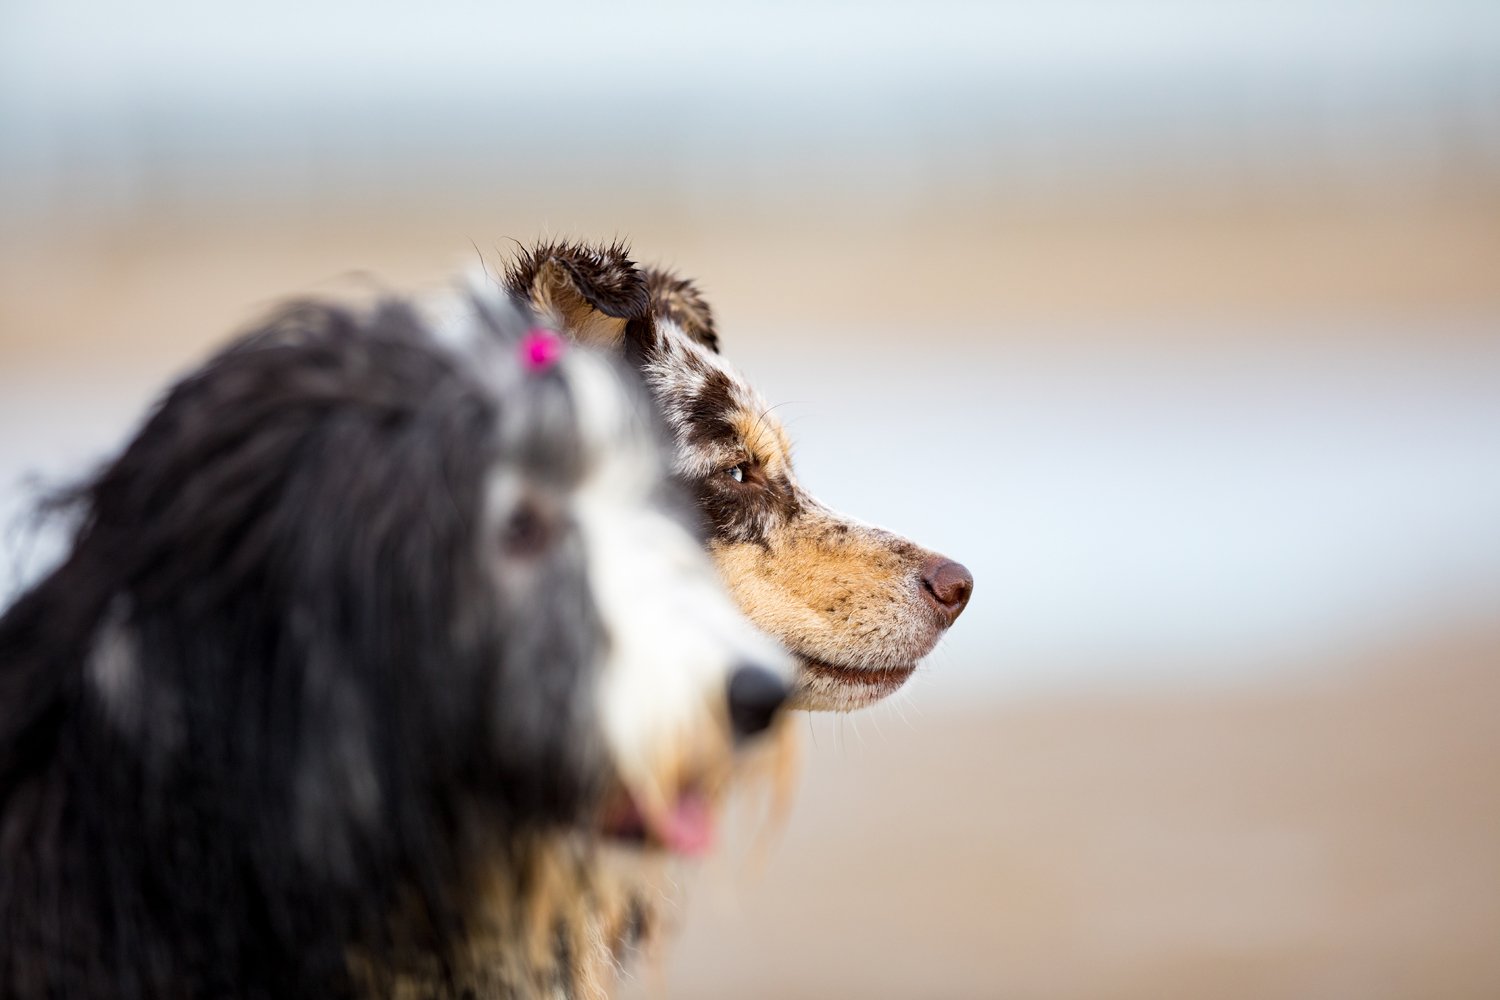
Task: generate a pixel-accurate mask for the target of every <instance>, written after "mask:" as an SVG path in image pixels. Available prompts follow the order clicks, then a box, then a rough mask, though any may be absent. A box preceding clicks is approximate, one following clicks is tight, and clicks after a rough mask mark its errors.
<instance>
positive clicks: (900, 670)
mask: <svg viewBox="0 0 1500 1000" xmlns="http://www.w3.org/2000/svg"><path fill="white" fill-rule="evenodd" d="M798 659H799V660H801V662H802V669H803V670H806V671H807V672H808V673H809V674H812V675H813V676H814V677H822V678H826V679H828V680H831V681H833V682H835V683H837V684H846V685H849V686H851V687H858V688H866V689H869V693H870V694H878V695H879V696H880V697H884V696H885V695H888V694H890V693H891V692H892V691H895V690H896V689H897V688H899V687H900V686H901V685H903V684H905V683H906V679H907V678H908V677H910V676H911V675H912V674H913V673H915V672H916V669H917V665H916V664H915V663H908V664H905V665H904V666H899V667H841V666H839V665H838V664H836V663H827V662H824V661H823V660H813V659H809V658H807V657H805V656H803V657H798Z"/></svg>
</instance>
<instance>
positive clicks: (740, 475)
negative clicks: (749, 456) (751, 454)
mask: <svg viewBox="0 0 1500 1000" xmlns="http://www.w3.org/2000/svg"><path fill="white" fill-rule="evenodd" d="M747 464H748V463H745V462H741V463H740V464H739V465H736V466H735V467H734V468H732V469H730V470H729V472H728V475H729V478H730V479H733V480H734V481H735V482H737V483H743V482H744V481H745V473H746V471H747V469H746V465H747Z"/></svg>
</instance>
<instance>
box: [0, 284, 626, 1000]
mask: <svg viewBox="0 0 1500 1000" xmlns="http://www.w3.org/2000/svg"><path fill="white" fill-rule="evenodd" d="M627 264H628V262H627ZM504 332H505V331H500V332H497V335H501V334H503V333H504ZM519 384H520V385H521V388H520V389H518V390H517V391H518V392H522V393H524V396H525V398H511V397H509V396H507V397H506V398H503V399H501V398H496V394H495V393H494V392H492V391H490V389H489V388H488V387H487V386H485V385H483V384H481V383H480V382H479V381H478V380H477V379H476V377H475V376H474V375H473V374H470V373H469V371H468V368H467V366H466V365H465V364H463V363H461V362H460V361H458V360H457V359H455V358H452V357H450V356H448V355H447V354H445V353H443V352H441V351H438V350H436V349H434V348H433V347H432V346H431V345H430V344H429V343H428V342H427V341H426V339H425V337H424V335H423V333H422V331H421V329H420V324H419V322H418V320H417V318H416V316H415V315H414V314H413V313H412V312H411V311H410V310H409V309H407V308H406V307H404V306H401V305H399V304H392V305H388V306H385V307H383V308H381V309H380V310H378V311H377V312H376V313H374V314H372V315H369V314H367V315H356V314H354V313H351V312H345V311H341V310H338V309H335V308H330V307H322V306H305V307H299V308H297V309H294V310H290V311H288V312H286V313H284V314H283V315H281V316H279V317H277V318H276V319H274V320H273V321H272V322H270V323H268V324H267V325H266V326H265V327H264V328H263V329H262V330H261V331H259V332H258V333H256V334H253V335H251V336H249V337H247V338H245V339H243V340H241V341H240V342H238V343H236V344H235V345H234V346H232V347H231V348H230V349H228V350H226V351H224V352H223V353H221V354H220V355H218V356H216V357H215V358H213V359H212V360H211V361H209V362H208V363H207V364H206V365H205V366H204V367H203V368H202V369H200V370H199V371H197V372H195V373H193V374H192V375H190V376H188V377H187V378H185V379H183V380H182V381H181V382H179V383H178V384H177V385H176V386H175V387H174V388H173V389H172V390H171V391H170V392H169V393H168V395H167V396H166V397H165V398H164V400H163V401H162V402H161V403H160V404H159V405H158V407H157V408H156V409H155V411H154V412H153V413H152V414H151V416H150V417H149V419H148V420H147V422H146V423H145V425H144V426H143V427H142V428H141V430H140V431H139V433H138V434H137V435H136V437H135V438H134V440H132V441H131V442H130V444H129V445H128V446H127V447H126V449H125V450H124V452H123V453H122V454H121V455H120V456H119V458H118V459H116V460H115V461H114V462H113V463H112V464H110V465H109V466H108V467H107V468H106V469H104V470H103V472H102V473H101V474H100V475H98V476H97V478H95V479H94V480H92V481H91V482H89V483H88V484H86V486H84V487H83V488H82V489H81V490H80V491H79V493H78V511H79V517H80V520H79V524H78V527H77V530H76V535H75V539H74V543H73V546H72V549H71V552H70V554H69V555H68V556H67V558H66V559H65V561H64V562H63V563H62V564H61V565H60V566H59V567H58V568H57V569H56V570H55V571H53V572H52V573H51V574H50V575H48V576H47V577H45V578H44V579H43V580H41V581H40V582H39V583H37V584H36V585H35V586H34V587H32V588H31V589H30V590H29V591H28V592H27V593H26V594H25V595H23V596H22V597H21V599H20V600H19V601H17V602H16V603H15V604H14V605H13V606H12V607H11V608H10V609H9V610H8V611H7V612H6V614H5V615H4V617H3V619H0V995H3V996H5V997H16V998H41V997H66V998H79V1000H91V998H104V997H110V998H158V997H163V998H172V997H255V998H273V997H274V998H295V997H328V996H341V995H347V994H349V993H351V992H354V991H355V989H356V985H355V982H354V980H353V979H351V976H350V971H349V967H348V964H347V961H346V960H347V958H348V955H349V954H350V952H351V949H354V950H360V951H362V952H363V953H365V954H369V955H374V956H377V961H385V960H386V959H387V958H389V960H390V961H391V962H392V963H398V964H399V962H400V961H401V957H400V956H402V955H403V954H405V953H406V952H407V950H410V951H412V952H413V953H414V954H416V953H419V954H420V955H421V956H423V958H424V960H426V959H427V958H430V956H431V955H434V954H435V955H437V956H439V962H440V963H441V956H443V954H444V953H445V949H447V948H449V947H450V946H452V945H453V944H454V943H455V942H458V941H459V940H461V939H462V936H463V934H464V931H465V928H464V924H465V920H466V915H467V911H468V908H469V906H470V902H471V901H470V899H469V896H470V894H472V893H473V892H474V891H475V890H474V888H473V884H472V881H473V880H472V872H473V871H474V870H475V868H476V866H481V865H483V866H488V867H489V868H491V869H492V868H493V866H494V862H495V860H496V858H497V857H500V858H501V859H502V860H503V857H504V855H505V854H506V852H513V851H517V850H519V849H520V848H518V847H517V845H519V844H523V843H524V842H525V841H526V838H527V836H528V835H529V833H528V832H529V831H536V830H540V829H543V828H548V827H550V826H551V825H553V824H558V823H568V822H572V821H574V820H576V819H577V818H578V817H579V815H580V812H581V810H582V809H583V808H584V806H585V804H586V803H587V802H588V801H589V797H590V796H591V795H592V794H594V791H595V789H596V786H597V783H598V781H599V777H598V776H599V775H600V774H601V773H603V771H604V770H605V764H604V763H603V760H602V755H603V750H602V748H601V747H599V746H598V745H597V740H596V739H595V738H593V737H592V736H591V735H590V734H592V733H594V732H595V731H596V728H597V727H596V726H594V725H592V716H591V713H592V712H593V711H594V707H593V706H592V704H591V702H590V697H589V694H588V691H589V690H591V688H590V687H589V686H588V684H587V683H586V682H587V681H588V679H589V671H590V668H591V665H592V664H593V663H594V661H595V658H596V656H597V655H598V651H599V644H600V641H601V640H600V630H599V628H598V627H597V619H596V618H595V616H594V613H593V609H592V607H591V606H590V604H589V599H588V596H587V588H586V587H584V586H582V584H581V578H582V572H583V569H582V566H583V559H584V555H583V552H582V551H581V542H580V540H579V539H578V538H577V537H575V536H574V535H573V534H572V533H571V531H570V529H569V528H568V527H567V525H566V524H564V523H559V522H555V521H552V520H549V519H548V511H549V503H550V502H551V501H550V498H552V497H554V495H556V494H557V493H558V492H559V491H565V490H566V489H567V488H568V486H569V485H570V484H571V483H572V482H573V480H574V479H575V478H576V477H577V475H578V474H579V470H578V468H577V465H578V456H577V453H576V448H574V447H573V446H572V434H573V428H572V426H571V423H570V420H571V408H570V406H569V401H568V398H567V387H566V385H565V384H564V383H563V382H562V381H561V379H560V378H559V377H554V376H553V375H552V374H550V373H549V374H543V375H537V376H533V377H530V378H527V379H524V380H522V381H521V382H520V383H519ZM499 428H504V429H505V433H503V434H502V433H499V430H498V429H499ZM496 470H500V471H502V472H504V473H514V474H515V475H518V476H521V477H523V479H524V481H525V482H526V483H527V484H528V487H529V492H528V494H527V496H526V498H525V499H524V500H523V501H522V503H521V505H520V506H518V508H517V509H516V510H513V511H501V512H498V513H496V512H493V511H490V510H489V509H488V508H487V507H486V503H485V498H486V493H485V484H486V483H487V482H488V480H489V477H490V476H491V475H493V474H494V473H495V472H496ZM521 869H522V866H519V865H517V866H516V870H517V871H520V870H521ZM398 914H399V915H400V916H399V917H398V916H397V915H398Z"/></svg>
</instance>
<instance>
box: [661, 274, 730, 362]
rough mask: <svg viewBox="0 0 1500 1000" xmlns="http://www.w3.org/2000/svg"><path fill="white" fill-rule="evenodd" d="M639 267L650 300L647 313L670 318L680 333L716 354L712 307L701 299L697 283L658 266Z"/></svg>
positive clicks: (717, 341)
mask: <svg viewBox="0 0 1500 1000" xmlns="http://www.w3.org/2000/svg"><path fill="white" fill-rule="evenodd" d="M643 270H644V272H645V275H646V291H647V292H648V293H649V295H650V299H651V314H652V315H653V316H657V317H660V318H662V319H668V320H671V321H672V322H673V323H676V324H677V326H678V328H679V329H681V330H682V332H683V333H685V334H687V335H688V336H689V337H692V338H693V339H694V340H696V341H697V342H698V343H700V344H702V345H703V346H704V347H707V348H708V349H709V350H710V351H714V352H715V353H717V352H718V350H719V335H718V333H717V332H716V331H715V330H714V314H713V310H712V309H710V308H709V307H708V303H707V302H705V301H704V300H703V295H702V293H700V292H699V291H698V288H697V286H696V285H694V284H693V283H692V282H691V281H689V280H688V279H687V278H683V277H679V276H678V275H676V274H673V273H672V272H671V271H665V270H662V269H661V268H655V267H648V268H644V269H643Z"/></svg>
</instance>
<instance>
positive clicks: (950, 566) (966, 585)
mask: <svg viewBox="0 0 1500 1000" xmlns="http://www.w3.org/2000/svg"><path fill="white" fill-rule="evenodd" d="M922 590H923V592H924V593H926V595H927V598H928V600H930V601H931V602H932V603H933V605H934V606H935V607H936V608H937V610H938V613H939V614H940V615H942V616H943V618H944V619H945V621H946V622H947V624H949V625H952V624H953V623H954V622H955V621H957V620H958V616H959V615H960V614H962V613H963V610H964V608H965V607H966V606H967V605H968V603H969V595H970V594H972V593H973V592H974V575H973V574H972V573H970V572H969V570H968V568H967V567H966V566H964V564H963V563H957V562H954V561H953V560H952V559H945V558H943V557H942V556H933V557H932V558H931V559H928V560H927V561H926V562H925V563H923V564H922Z"/></svg>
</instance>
